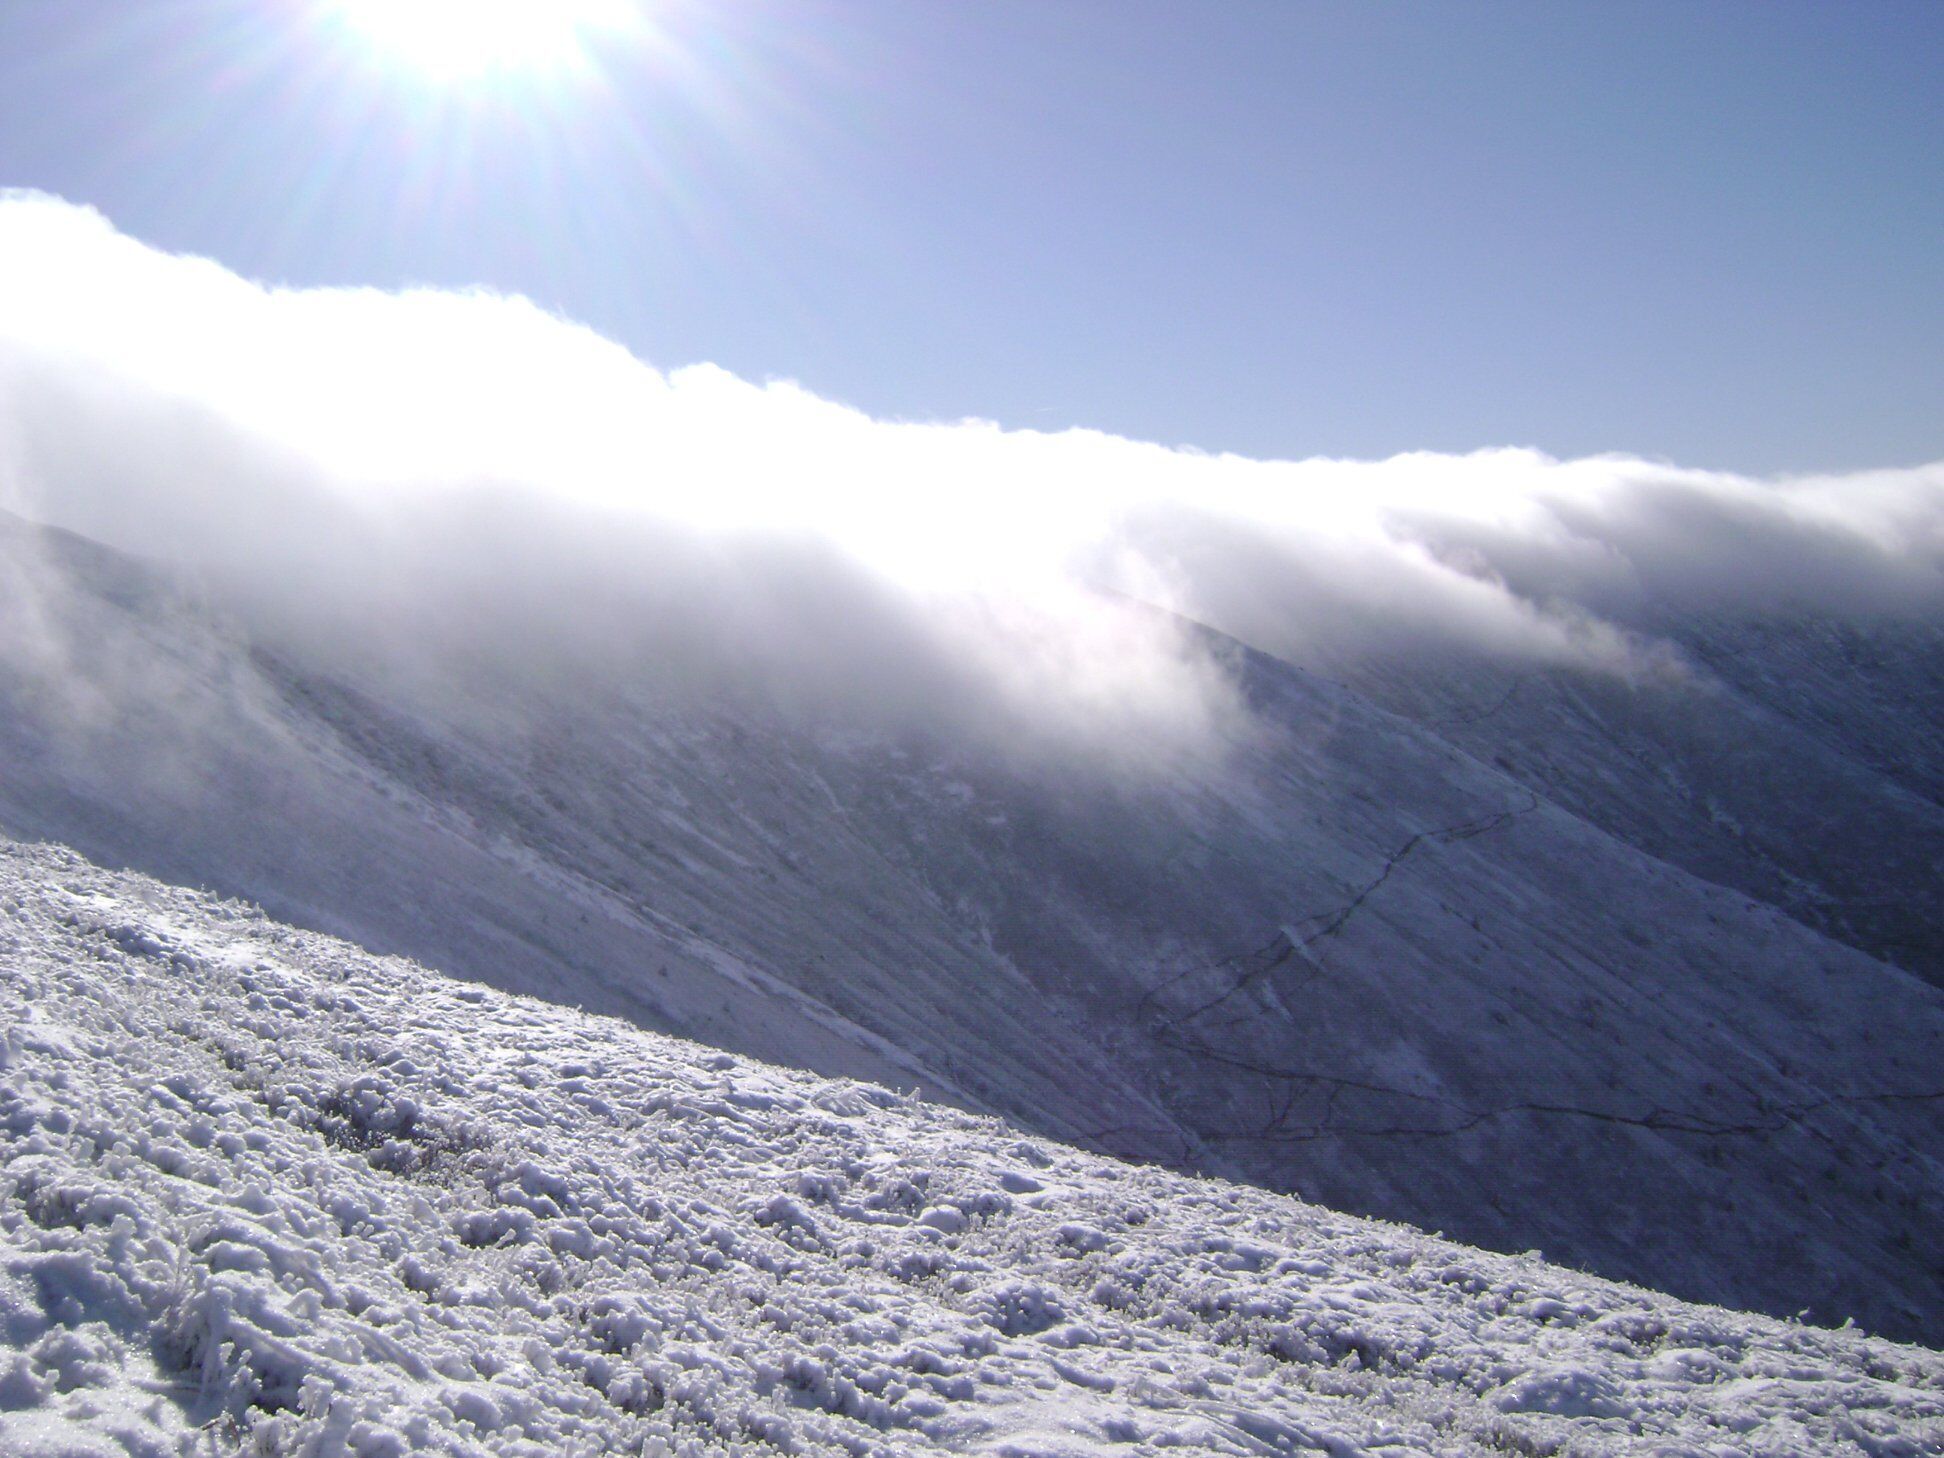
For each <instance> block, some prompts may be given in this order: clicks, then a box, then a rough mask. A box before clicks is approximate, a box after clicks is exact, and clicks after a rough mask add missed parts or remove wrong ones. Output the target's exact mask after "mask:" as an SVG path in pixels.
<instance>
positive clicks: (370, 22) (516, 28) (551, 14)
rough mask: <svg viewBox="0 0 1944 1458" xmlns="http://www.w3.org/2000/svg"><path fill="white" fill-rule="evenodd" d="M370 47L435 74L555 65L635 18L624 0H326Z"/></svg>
mask: <svg viewBox="0 0 1944 1458" xmlns="http://www.w3.org/2000/svg"><path fill="white" fill-rule="evenodd" d="M330 8H331V11H332V12H333V14H334V15H335V17H336V18H337V19H338V20H339V21H340V22H341V23H342V24H343V25H345V26H346V27H347V28H348V29H349V30H351V31H352V32H353V33H355V34H356V35H357V36H358V37H359V38H360V39H361V40H362V41H364V42H365V43H367V44H369V45H370V46H371V47H372V48H373V49H374V50H376V51H378V52H380V53H381V54H383V55H385V56H387V57H390V58H392V59H395V60H398V61H402V62H404V63H406V64H408V65H410V66H412V67H413V68H415V69H416V70H419V71H421V72H423V73H425V74H427V75H429V76H432V77H434V78H437V79H440V80H460V79H465V78H469V77H479V76H485V75H491V74H496V73H498V74H505V73H533V72H558V71H562V70H569V69H573V68H575V67H578V66H581V65H583V64H585V63H586V62H587V60H588V52H589V47H590V45H592V44H593V43H595V42H596V41H598V40H599V38H600V37H601V36H602V34H603V33H614V32H619V31H621V30H623V29H625V28H627V26H628V25H629V24H630V22H631V21H633V20H634V19H636V13H635V6H634V5H633V4H631V3H630V0H331V6H330Z"/></svg>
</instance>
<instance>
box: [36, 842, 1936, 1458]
mask: <svg viewBox="0 0 1944 1458" xmlns="http://www.w3.org/2000/svg"><path fill="white" fill-rule="evenodd" d="M0 908H3V909H4V920H3V921H0V1030H4V1031H0V1451H5V1452H6V1453H8V1454H9V1455H13V1458H53V1455H56V1454H59V1455H70V1454H79V1453H86V1454H90V1455H95V1454H143V1455H161V1454H175V1453H182V1454H191V1453H193V1454H207V1455H217V1454H227V1453H239V1454H240V1453H269V1452H275V1453H279V1454H285V1455H293V1458H298V1455H302V1458H310V1455H319V1458H321V1455H326V1454H340V1453H343V1454H351V1455H357V1458H379V1455H395V1454H400V1453H403V1452H405V1451H407V1450H408V1449H410V1450H420V1451H428V1452H443V1453H451V1454H455V1455H456V1454H462V1453H463V1454H480V1453H492V1454H522V1455H534V1458H538V1455H540V1454H549V1455H562V1454H564V1455H589V1458H591V1455H596V1454H606V1453H615V1452H646V1453H650V1454H664V1453H679V1454H703V1453H717V1452H734V1453H744V1454H762V1453H802V1454H815V1453H831V1454H837V1453H843V1454H850V1455H859V1458H861V1455H867V1454H894V1453H911V1452H922V1451H959V1452H980V1453H991V1454H1011V1455H1049V1458H1050V1455H1077V1454H1082V1453H1089V1452H1117V1453H1159V1452H1162V1451H1180V1450H1183V1449H1186V1450H1191V1451H1196V1452H1205V1453H1215V1454H1236V1455H1258V1454H1276V1453H1295V1452H1305V1451H1318V1452H1328V1453H1332V1454H1339V1455H1350V1454H1357V1453H1370V1454H1379V1453H1381V1454H1389V1455H1405V1454H1413V1453H1422V1454H1429V1453H1439V1454H1463V1453H1480V1454H1491V1453H1501V1454H1502V1453H1508V1452H1510V1453H1568V1452H1570V1453H1573V1454H1584V1455H1592V1454H1602V1453H1616V1454H1617V1453H1629V1454H1632V1453H1662V1454H1670V1455H1671V1454H1675V1453H1700V1452H1710V1453H1728V1452H1737V1453H1758V1452H1759V1453H1804V1452H1817V1453H1826V1454H1832V1455H1834V1454H1857V1455H1872V1458H1881V1455H1916V1454H1920V1453H1924V1452H1936V1451H1939V1448H1940V1445H1944V1358H1940V1356H1939V1355H1938V1354H1936V1353H1934V1352H1930V1351H1926V1350H1923V1349H1919V1348H1915V1347H1907V1346H1898V1345H1895V1344H1892V1343H1889V1342H1886V1341H1882V1340H1879V1339H1875V1338H1871V1337H1866V1336H1864V1335H1862V1334H1860V1333H1856V1332H1848V1331H1825V1330H1818V1329H1814V1328H1809V1327H1803V1326H1796V1325H1787V1324H1783V1323H1780V1322H1777V1321H1774V1320H1771V1319H1767V1318H1761V1317H1752V1316H1746V1315H1741V1314H1738V1313H1734V1312H1730V1311H1725V1310H1720V1309H1714V1308H1708V1307H1701V1306H1694V1305H1688V1304H1685V1303H1682V1302H1679V1301H1675V1300H1672V1299H1670V1298H1668V1297H1665V1296H1660V1295H1656V1294H1653V1293H1650V1292H1647V1291H1643V1290H1640V1289H1636V1288H1631V1287H1627V1286H1622V1285H1617V1284H1614V1283H1610V1282H1607V1281H1603V1280H1599V1279H1596V1278H1592V1277H1589V1276H1586V1275H1584V1274H1581V1273H1579V1272H1577V1271H1573V1270H1568V1269H1564V1268H1561V1267H1558V1266H1552V1265H1547V1264H1545V1263H1543V1262H1542V1261H1541V1260H1540V1259H1538V1258H1537V1257H1535V1256H1527V1257H1507V1256H1495V1255H1488V1254H1484V1253H1481V1252H1479V1251H1475V1250H1469V1249H1466V1248H1464V1247H1461V1246H1457V1245H1454V1244H1451V1243H1449V1242H1447V1241H1443V1240H1440V1239H1435V1238H1432V1237H1429V1236H1426V1235H1423V1234H1420V1233H1418V1232H1415V1231H1412V1230H1409V1229H1406V1228H1403V1227H1399V1226H1395V1225H1387V1224H1381V1223H1377V1222H1372V1221H1367V1220H1360V1219H1355V1218H1351V1217H1346V1216H1342V1215H1337V1214H1332V1213H1330V1212H1328V1211H1326V1210H1323V1209H1320V1208H1317V1207H1315V1206H1311V1205H1306V1204H1303V1203H1300V1202H1298V1201H1297V1200H1295V1199H1292V1198H1288V1197H1281V1196H1276V1195H1272V1194H1269V1193H1266V1192H1262V1191H1259V1190H1253V1189H1248V1188H1242V1187H1236V1186H1232V1185H1225V1184H1222V1183H1219V1182H1215V1181H1210V1180H1197V1179H1191V1178H1187V1177H1184V1176H1180V1175H1175V1174H1170V1173H1166V1172H1163V1171H1159V1170H1156V1169H1151V1168H1138V1167H1134V1166H1129V1165H1123V1164H1118V1163H1115V1162H1113V1161H1111V1160H1108V1159H1104V1158H1102V1157H1100V1156H1098V1155H1091V1154H1085V1153H1082V1152H1080V1151H1078V1150H1075V1149H1071V1148H1066V1147H1062V1146H1059V1145H1057V1144H1052V1143H1048V1142H1045V1141H1043V1140H1040V1139H1037V1138H1034V1137H1031V1136H1029V1135H1027V1134H1025V1133H1022V1132H1021V1131H1019V1130H1017V1129H1015V1128H1010V1127H1008V1126H1007V1125H1005V1124H1002V1123H1000V1122H997V1121H995V1120H991V1119H987V1118H981V1117H977V1116H972V1115H968V1114H964V1113H961V1112H958V1111H955V1110H951V1109H947V1108H943V1107H939V1106H935V1105H927V1104H923V1103H920V1102H917V1101H916V1100H914V1099H912V1098H910V1097H908V1096H904V1095H899V1094H894V1093H890V1092H887V1091H886V1090H884V1089H882V1088H879V1087H875V1086H872V1085H868V1084H860V1083H854V1082H842V1081H839V1082H830V1081H825V1080H821V1079H818V1078H815V1077H812V1076H810V1075H806V1074H801V1073H794V1072H787V1071H784V1070H781V1069H777V1068H773V1067H768V1066H764V1065H761V1064H758V1063H753V1062H750V1061H747V1060H744V1059H740V1058H737V1057H735V1056H732V1055H729V1054H726V1053H721V1052H716V1051H713V1050H710V1049H707V1048H704V1047H700V1046H697V1045H694V1044H690V1043H683V1042H678V1041H675V1040H673V1039H669V1038H665V1037H661V1036H657V1035H653V1034H649V1033H644V1032H642V1031H639V1030H637V1029H633V1028H630V1027H628V1026H626V1025H625V1024H622V1023H618V1022H614V1021H608V1020H604V1019H599V1018H595V1017H592V1016H588V1015H584V1014H579V1013H575V1012H571V1011H568V1010H564V1009H560V1008H557V1007H553V1006H550V1005H547V1004H543V1003H538V1002H531V1001H524V1000H520V999H515V998H511V997H508V996H505V995H503V994H500V993H497V992H492V991H489V990H486V989H484V988H480V987H478V986H476V985H470V984H466V983H461V982H456V981H452V980H448V979H444V978H441V977H438V976H436V975H434V974H431V973H428V972H426V971H424V970H422V969H420V968H418V967H416V966H414V965H412V964H410V963H407V962H404V961H400V960H396V959H385V958H377V957H373V956H371V955H369V954H366V953H363V952H360V951H357V950H356V949H354V948H352V947H350V946H347V945H345V944H343V943H340V942H336V941H333V940H331V939H328V938H326V937H323V936H320V935H316V934H312V933H306V932H301V931H297V930H293V929H291V928H288V927H285V926H281V925H278V924H277V923H275V922H272V921H270V920H268V919H266V918H265V917H263V916H262V915H261V914H260V913H257V912H255V911H252V910H249V909H247V908H244V907H241V906H238V905H236V904H233V903H225V902H221V901H218V900H216V899H214V898H212V897H210V896H208V895H206V894H204V893H198V892H191V891H184V890H177V889H173V888H170V887H167V886H164V885H161V884H159V883H156V882H154V881H150V880H148V879H145V878H143V877H140V876H137V875H133V874H127V873H110V872H105V871H102V870H99V869H97V868H95V867H93V866H91V865H89V864H88V863H87V862H85V861H83V860H82V859H80V858H79V857H77V856H75V855H73V854H72V853H70V852H67V851H65V850H62V849H60V848H58V847H46V846H43V847H29V846H22V845H18V844H13V843H7V844H4V845H0Z"/></svg>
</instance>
